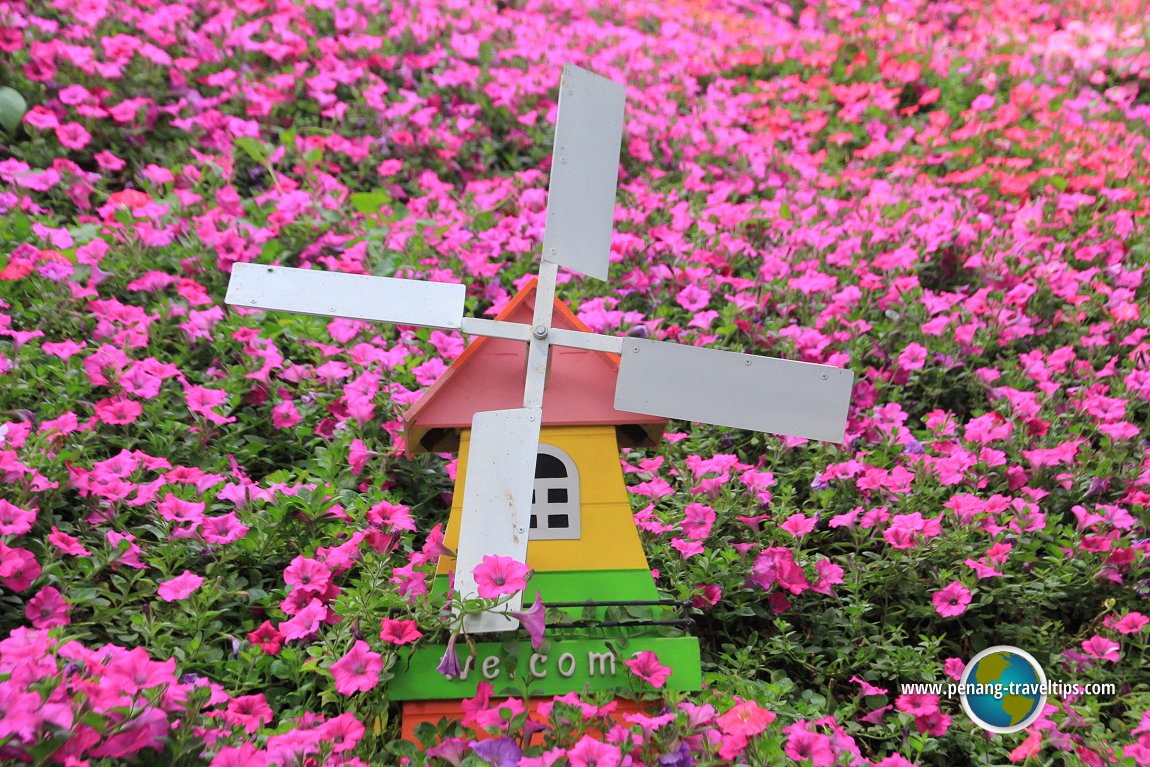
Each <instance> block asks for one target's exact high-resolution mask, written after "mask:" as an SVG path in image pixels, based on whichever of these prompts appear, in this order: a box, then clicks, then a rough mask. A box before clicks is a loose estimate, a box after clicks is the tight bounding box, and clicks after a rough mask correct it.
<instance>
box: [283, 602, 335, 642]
mask: <svg viewBox="0 0 1150 767" xmlns="http://www.w3.org/2000/svg"><path fill="white" fill-rule="evenodd" d="M325 618H327V607H326V606H325V605H324V603H323V602H321V601H319V600H318V599H312V600H310V601H309V602H308V603H307V604H306V605H304V606H303V607H302V608H301V609H300V611H299V612H298V613H296V614H295V616H293V617H292V618H290V619H288V620H286V621H284V622H283V623H281V624H280V625H279V626H278V629H279V632H280V633H281V634H283V638H284V639H302V638H304V637H307V636H311V635H312V634H314V633H315V632H316V631H318V630H319V627H320V624H321V623H323V621H324V619H325Z"/></svg>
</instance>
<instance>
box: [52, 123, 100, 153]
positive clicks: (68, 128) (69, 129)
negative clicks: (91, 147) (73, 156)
mask: <svg viewBox="0 0 1150 767" xmlns="http://www.w3.org/2000/svg"><path fill="white" fill-rule="evenodd" d="M56 138H57V139H58V140H59V141H60V144H61V145H63V146H65V147H67V148H68V149H83V148H84V147H86V146H88V143H89V142H90V141H91V140H92V134H90V133H88V131H86V130H84V126H83V125H81V124H80V123H65V124H63V125H58V126H56Z"/></svg>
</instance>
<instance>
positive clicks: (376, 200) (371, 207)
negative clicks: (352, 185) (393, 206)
mask: <svg viewBox="0 0 1150 767" xmlns="http://www.w3.org/2000/svg"><path fill="white" fill-rule="evenodd" d="M390 202H391V197H390V196H389V195H388V194H387V192H355V193H353V194H352V195H351V207H353V208H355V209H356V210H358V211H359V212H360V213H363V214H364V215H367V216H371V215H375V214H376V213H379V210H380V208H382V207H383V206H384V205H387V204H389V203H390Z"/></svg>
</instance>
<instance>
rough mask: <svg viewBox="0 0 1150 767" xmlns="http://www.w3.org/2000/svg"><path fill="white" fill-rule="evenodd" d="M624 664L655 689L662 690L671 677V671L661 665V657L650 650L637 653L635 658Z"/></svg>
mask: <svg viewBox="0 0 1150 767" xmlns="http://www.w3.org/2000/svg"><path fill="white" fill-rule="evenodd" d="M623 664H624V665H625V666H627V668H629V669H631V672H632V673H633V674H634V675H635V676H637V677H639V678H640V679H642V680H644V681H645V682H647V683H648V684H650V685H651V686H652V687H654V688H655V689H659V688H661V687H662V686H663V685H664V684H665V683H666V682H667V677H669V676H671V669H670V668H669V667H667V666H664V665H662V664H661V663H659V656H658V655H656V654H655V653H653V652H651V651H650V650H643V651H642V652H639V653H635V657H633V658H631V660H627V661H623Z"/></svg>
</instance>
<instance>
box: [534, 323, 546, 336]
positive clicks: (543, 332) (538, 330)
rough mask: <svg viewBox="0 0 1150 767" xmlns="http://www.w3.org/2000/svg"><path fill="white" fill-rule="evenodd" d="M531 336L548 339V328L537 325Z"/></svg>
mask: <svg viewBox="0 0 1150 767" xmlns="http://www.w3.org/2000/svg"><path fill="white" fill-rule="evenodd" d="M531 334H532V335H533V336H535V337H536V338H546V337H547V326H546V325H536V326H535V327H534V328H532V330H531Z"/></svg>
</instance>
